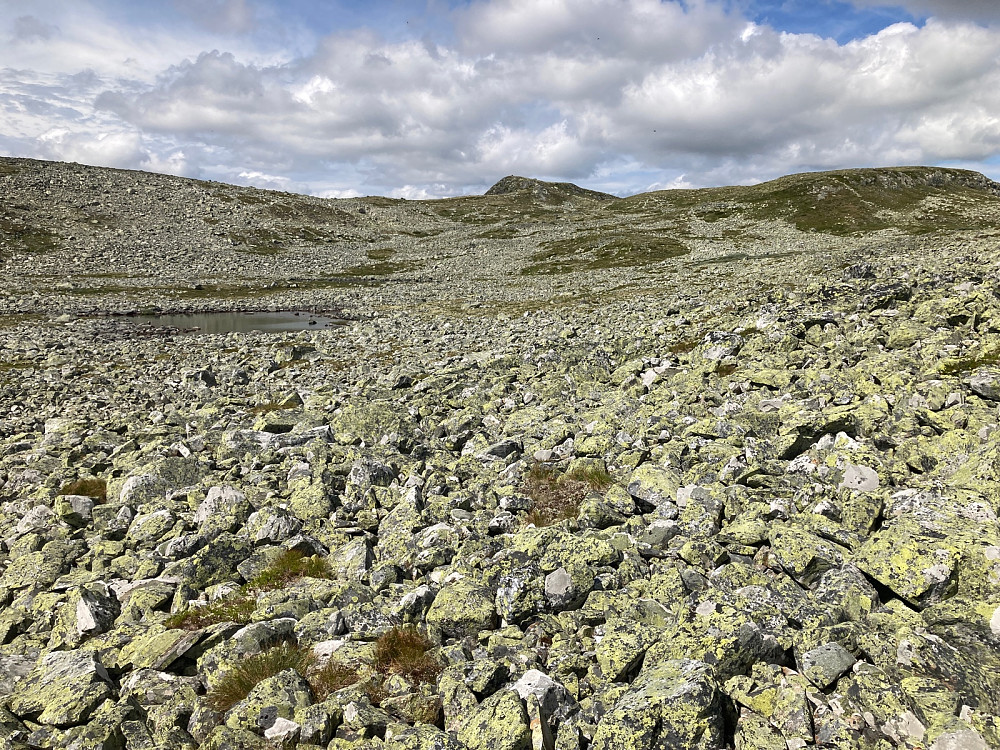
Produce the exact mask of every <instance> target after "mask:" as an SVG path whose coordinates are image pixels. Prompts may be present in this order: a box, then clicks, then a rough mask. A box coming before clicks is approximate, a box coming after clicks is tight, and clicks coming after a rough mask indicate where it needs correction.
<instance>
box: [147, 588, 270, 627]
mask: <svg viewBox="0 0 1000 750" xmlns="http://www.w3.org/2000/svg"><path fill="white" fill-rule="evenodd" d="M256 608H257V601H256V599H255V598H254V597H252V596H249V595H248V594H246V593H242V592H241V593H239V594H237V595H235V596H232V597H228V598H226V599H219V600H218V601H214V602H212V603H210V604H206V605H205V606H204V607H189V608H188V609H186V610H184V611H183V612H178V613H177V614H175V615H171V616H170V617H168V618H167V619H166V620H165V621H164V623H163V624H164V625H165V626H166V627H168V628H180V629H182V630H201V629H202V628H207V627H208V626H209V625H216V624H218V623H220V622H235V623H239V624H240V625H246V624H248V623H249V622H250V617H251V616H252V615H253V613H254V610H255V609H256Z"/></svg>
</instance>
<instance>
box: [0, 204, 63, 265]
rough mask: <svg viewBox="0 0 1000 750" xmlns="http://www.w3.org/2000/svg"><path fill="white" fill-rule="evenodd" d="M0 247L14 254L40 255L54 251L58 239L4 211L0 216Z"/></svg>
mask: <svg viewBox="0 0 1000 750" xmlns="http://www.w3.org/2000/svg"><path fill="white" fill-rule="evenodd" d="M0 245H3V246H6V247H7V248H9V249H11V250H13V251H14V252H15V253H28V254H30V255H42V254H44V253H48V252H51V251H52V250H55V249H56V248H57V247H58V246H59V244H58V238H57V237H56V235H55V234H53V233H52V232H50V231H49V230H48V229H45V228H44V227H40V226H37V225H35V224H32V223H30V222H28V221H25V220H24V219H22V218H20V217H17V216H14V215H13V214H11V213H9V212H7V211H4V212H3V213H2V214H0Z"/></svg>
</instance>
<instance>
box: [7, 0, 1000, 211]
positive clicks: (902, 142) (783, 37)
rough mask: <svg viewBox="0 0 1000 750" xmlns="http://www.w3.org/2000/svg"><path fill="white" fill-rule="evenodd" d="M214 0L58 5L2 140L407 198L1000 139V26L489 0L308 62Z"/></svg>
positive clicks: (581, 1)
mask: <svg viewBox="0 0 1000 750" xmlns="http://www.w3.org/2000/svg"><path fill="white" fill-rule="evenodd" d="M44 1H45V0H40V2H44ZM925 1H926V2H928V3H929V2H931V0H925ZM2 2H4V0H0V3H2ZM176 2H177V3H179V6H178V7H180V6H183V5H184V3H186V2H188V0H176ZM917 2H919V0H913V3H914V4H916V3H917ZM969 5H970V6H971V5H972V4H969ZM211 8H212V9H214V10H213V12H217V13H218V14H221V15H220V16H219V17H220V18H223V17H228V16H226V13H235V14H236V15H235V16H234V17H233V18H230V19H229V20H228V21H226V22H225V23H222V22H220V24H221V25H219V26H218V29H219V31H218V32H217V34H221V36H219V35H213V34H215V33H216V32H211V31H206V32H205V35H204V36H198V35H197V34H194V35H192V34H191V33H190V30H189V29H185V30H181V29H179V28H177V29H171V28H168V27H155V28H154V27H153V26H143V27H141V28H138V27H128V26H125V25H122V24H120V23H116V22H115V21H114V20H112V19H110V18H108V17H105V16H101V15H100V14H96V15H94V16H93V17H86V18H85V17H84V16H76V15H72V14H64V15H58V14H56V15H54V16H52V18H53V20H55V21H56V24H55V25H56V26H57V27H58V29H56V30H54V31H52V32H51V34H52V35H51V37H50V38H46V37H39V36H37V35H36V36H34V37H31V39H32V41H31V42H30V44H28V43H24V44H22V45H21V46H22V47H26V48H29V49H28V52H27V54H23V53H20V52H14V51H11V50H7V51H4V50H2V49H0V118H2V119H3V121H4V122H5V123H7V126H6V127H5V128H4V133H3V134H2V135H0V149H6V150H7V151H9V152H14V151H17V153H23V152H24V151H25V150H28V151H30V150H31V149H32V148H34V149H35V153H36V154H39V155H45V154H49V155H53V156H51V157H49V158H57V157H59V158H74V159H76V160H81V161H86V160H92V161H91V163H108V164H112V163H113V164H114V165H115V166H134V167H138V168H149V169H163V170H166V171H171V172H173V173H178V174H185V175H188V176H202V177H209V178H212V179H223V180H231V181H235V182H240V183H243V184H247V183H250V184H258V185H261V186H268V187H280V188H281V189H287V190H299V191H303V192H313V193H316V194H323V195H354V194H358V193H362V194H372V193H380V194H392V195H397V196H401V197H420V196H431V195H435V196H440V195H454V194H461V193H468V192H475V191H481V190H482V189H484V188H485V187H487V186H488V185H489V184H491V183H492V182H494V181H495V180H496V179H498V178H500V177H502V176H504V175H506V174H511V173H521V174H528V175H532V176H537V177H541V178H544V179H568V180H573V181H576V182H581V183H584V184H587V185H588V186H590V187H595V188H598V189H605V190H608V191H610V192H616V193H619V194H622V193H630V192H638V191H640V190H643V189H647V188H651V187H660V186H664V185H688V186H697V185H708V184H722V183H739V182H752V181H757V180H761V179H766V178H770V177H774V176H777V175H779V174H783V173H787V172H790V171H799V170H804V169H821V168H837V167H846V166H862V165H873V164H890V163H939V162H953V161H959V162H968V163H976V164H978V163H989V161H990V159H991V158H992V157H994V156H995V155H997V154H998V153H1000V121H998V117H997V115H996V114H995V113H1000V65H998V62H997V61H998V59H1000V30H997V29H993V28H991V27H989V26H982V25H976V24H972V23H969V22H964V21H958V20H945V19H931V20H929V21H927V22H926V23H924V24H923V25H922V26H917V25H914V24H910V23H897V24H895V25H893V26H890V27H888V28H885V29H883V30H882V31H880V32H879V33H877V34H874V35H871V36H866V37H863V38H859V39H856V40H854V41H850V42H847V43H843V44H841V43H838V42H837V41H835V40H833V39H829V38H824V37H822V36H819V35H814V34H791V33H782V32H779V31H776V30H774V29H771V28H769V27H767V26H758V25H754V24H753V23H751V22H749V21H748V20H746V19H745V18H744V17H743V16H741V15H739V14H738V13H737V12H735V11H733V10H728V11H727V10H726V9H725V8H724V7H723V5H722V4H721V3H718V2H710V1H709V0H691V1H690V2H687V3H686V4H683V5H682V4H681V3H680V2H671V1H670V0H663V1H661V0H572V2H571V1H570V0H491V1H489V2H487V1H486V0H479V1H478V2H473V3H471V4H469V5H467V6H461V7H459V8H458V9H457V10H455V11H454V12H453V14H452V16H451V20H452V21H453V33H452V34H451V35H450V36H449V35H439V37H438V38H435V39H431V38H429V37H426V36H425V37H423V38H420V39H417V38H409V37H400V38H396V37H393V38H392V39H391V40H390V39H387V38H386V37H384V36H382V35H380V34H379V33H377V32H376V31H373V30H371V29H367V30H366V29H353V30H344V31H340V32H335V33H332V34H329V35H327V36H325V37H323V38H321V39H318V40H317V41H316V43H315V44H313V45H311V46H309V45H304V46H303V45H300V44H299V43H296V44H294V45H293V47H294V49H295V50H300V47H301V48H302V49H306V51H304V52H303V51H301V50H300V51H297V52H295V53H294V54H293V53H291V52H287V51H286V52H282V51H281V50H277V51H275V50H271V49H267V50H265V49H263V48H262V47H259V46H255V42H254V41H253V39H252V38H250V37H239V38H236V37H233V36H232V35H233V34H235V33H237V32H238V30H239V29H241V28H244V27H243V26H241V24H243V23H244V21H245V20H246V19H245V18H243V16H240V13H243V12H244V11H245V12H246V13H249V12H250V7H249V6H248V5H247V4H245V3H242V2H222V1H221V0H220V1H219V2H216V3H213V4H212V6H211ZM241 9H242V10H241ZM254 12H260V13H265V14H269V13H273V12H274V7H272V6H264V5H261V6H254ZM45 17H46V18H48V17H49V16H45ZM269 17H271V16H269ZM241 18H243V20H241ZM300 22H301V19H292V20H291V21H290V23H291V24H292V25H291V26H290V27H289V28H292V27H294V26H295V25H296V24H299V23H300ZM212 23H213V24H214V23H215V22H214V21H213V22H212ZM208 25H211V24H208ZM12 29H13V26H12V25H10V24H8V27H7V31H9V32H11V33H13V32H12ZM3 32H4V26H3V22H2V21H0V36H2V35H3ZM148 45H154V46H153V47H151V48H150V49H151V50H152V51H148V52H147V50H146V48H147V46H148ZM289 49H292V48H289ZM959 52H960V53H959ZM43 136H44V138H43ZM36 141H37V142H38V145H34V146H33V145H32V144H33V143H34V142H36ZM101 159H104V160H107V161H106V162H101V161H100V160H101Z"/></svg>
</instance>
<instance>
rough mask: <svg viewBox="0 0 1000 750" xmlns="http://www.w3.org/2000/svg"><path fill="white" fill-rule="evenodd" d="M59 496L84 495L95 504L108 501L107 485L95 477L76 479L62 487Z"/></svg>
mask: <svg viewBox="0 0 1000 750" xmlns="http://www.w3.org/2000/svg"><path fill="white" fill-rule="evenodd" d="M59 494H60V495H84V496H86V497H89V498H91V499H92V500H93V501H94V502H95V503H104V502H107V499H108V483H107V482H106V481H104V480H103V479H98V478H97V477H89V478H87V479H77V480H74V481H72V482H69V483H68V484H65V485H63V487H62V489H60V490H59Z"/></svg>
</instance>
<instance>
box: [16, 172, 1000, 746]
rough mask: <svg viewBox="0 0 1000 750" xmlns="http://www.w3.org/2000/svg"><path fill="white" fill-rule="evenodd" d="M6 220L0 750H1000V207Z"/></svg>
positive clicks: (811, 192) (467, 201)
mask: <svg viewBox="0 0 1000 750" xmlns="http://www.w3.org/2000/svg"><path fill="white" fill-rule="evenodd" d="M0 197H2V201H0V266H2V268H0V271H2V276H0V748H2V749H3V750H8V749H13V748H81V749H82V748H101V749H102V750H112V749H126V748H127V749H128V750H139V749H142V750H145V749H146V748H157V749H160V748H163V749H173V748H192V749H193V748H218V749H220V750H221V749H222V748H233V749H235V748H257V747H260V748H268V747H284V748H295V747H297V748H303V749H310V750H311V749H313V748H330V749H331V750H346V749H347V748H356V749H359V750H360V749H362V748H363V749H364V750H380V749H382V748H385V750H461V749H462V748H468V749H469V750H529V748H530V749H531V750H587V749H588V748H589V749H590V750H654V749H655V750H673V749H675V748H676V749H678V750H684V749H687V748H692V749H698V750H712V749H716V748H717V749H720V750H721V749H722V748H732V749H734V750H772V749H773V750H797V749H798V748H811V747H817V748H859V749H860V748H864V749H866V750H867V749H869V748H870V749H872V750H875V749H878V750H881V749H883V748H885V749H886V750H888V749H889V748H910V749H913V750H916V749H926V750H985V749H988V748H1000V719H998V715H1000V523H998V520H997V514H998V513H1000V275H998V273H1000V185H997V184H995V183H992V182H990V181H989V180H987V179H986V178H984V177H982V176H981V175H977V174H975V173H971V172H961V171H957V170H943V169H924V168H905V169H891V170H890V169H885V170H855V171H849V172H837V173H818V174H812V175H796V176H792V177H788V178H782V180H778V181H775V182H773V183H765V184H764V185H760V186H755V187H751V188H718V189H711V190H702V191H666V192H659V193H648V194H642V195H638V196H632V197H629V198H616V197H614V196H608V195H604V194H601V193H594V192H592V191H586V190H582V189H580V188H577V187H576V186H573V185H568V184H555V183H541V182H538V181H534V180H527V179H523V178H506V179H505V180H502V181H501V182H500V183H498V184H497V186H495V187H494V188H493V189H491V191H490V192H489V193H488V194H487V195H485V196H467V197H462V198H454V199H447V200H442V201H419V202H408V201H401V200H390V199H386V198H356V199H347V200H324V199H319V198H311V197H306V196H294V195H289V194H284V193H274V192H268V191H261V190H253V189H249V188H237V187H233V186H228V185H222V184H219V183H208V182H199V181H195V180H185V179H180V178H174V177H166V176H162V175H150V174H143V173H138V172H125V171H118V170H109V169H98V168H93V167H83V166H80V165H70V164H55V163H47V162H34V161H29V160H20V159H0ZM241 310H242V311H252V310H294V311H300V312H302V314H303V316H304V318H308V317H309V315H310V314H318V313H328V314H333V315H335V316H339V317H342V318H343V319H344V321H345V322H344V325H340V326H336V327H334V328H329V329H323V330H308V329H307V330H303V331H298V332H288V333H229V334H213V335H209V334H204V333H199V332H181V331H178V330H176V329H164V328H156V327H152V326H144V325H137V324H136V323H135V322H134V321H133V320H132V317H131V314H134V313H137V312H143V313H157V312H184V311H192V312H194V311H200V312H205V311H241Z"/></svg>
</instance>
